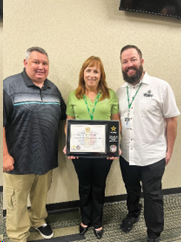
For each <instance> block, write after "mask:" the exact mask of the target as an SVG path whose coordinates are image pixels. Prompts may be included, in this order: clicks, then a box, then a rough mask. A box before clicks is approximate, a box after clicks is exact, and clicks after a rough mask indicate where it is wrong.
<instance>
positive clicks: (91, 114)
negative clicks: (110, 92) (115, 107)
mask: <svg viewBox="0 0 181 242" xmlns="http://www.w3.org/2000/svg"><path fill="white" fill-rule="evenodd" d="M100 94H101V93H100V92H99V93H98V94H97V97H96V101H95V104H94V107H93V109H92V113H91V112H90V108H89V106H88V103H87V99H86V96H85V94H84V96H83V97H84V101H85V104H86V106H87V111H88V113H89V116H90V118H91V120H93V117H94V111H95V107H96V104H97V102H98V100H99V96H100Z"/></svg>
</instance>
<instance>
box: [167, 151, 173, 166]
mask: <svg viewBox="0 0 181 242" xmlns="http://www.w3.org/2000/svg"><path fill="white" fill-rule="evenodd" d="M171 156H172V154H170V153H169V152H168V151H167V153H166V157H165V163H166V165H168V163H169V161H170V159H171Z"/></svg>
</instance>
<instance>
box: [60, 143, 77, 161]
mask: <svg viewBox="0 0 181 242" xmlns="http://www.w3.org/2000/svg"><path fill="white" fill-rule="evenodd" d="M63 153H64V154H65V155H66V154H67V146H65V147H64V148H63ZM67 158H68V159H70V160H73V159H79V157H78V156H68V157H67Z"/></svg>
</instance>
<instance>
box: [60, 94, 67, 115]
mask: <svg viewBox="0 0 181 242" xmlns="http://www.w3.org/2000/svg"><path fill="white" fill-rule="evenodd" d="M65 119H66V104H65V102H64V100H63V98H62V96H61V120H65Z"/></svg>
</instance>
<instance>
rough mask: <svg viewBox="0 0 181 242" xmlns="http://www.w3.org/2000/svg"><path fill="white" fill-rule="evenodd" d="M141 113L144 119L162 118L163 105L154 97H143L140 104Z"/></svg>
mask: <svg viewBox="0 0 181 242" xmlns="http://www.w3.org/2000/svg"><path fill="white" fill-rule="evenodd" d="M139 112H140V115H141V116H142V117H147V116H149V115H153V116H160V115H161V113H162V112H161V104H160V102H159V101H158V100H157V99H156V98H155V97H154V96H152V97H150V96H143V97H142V98H141V99H140V102H139Z"/></svg>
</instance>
